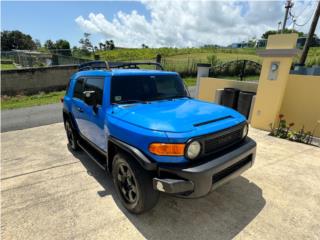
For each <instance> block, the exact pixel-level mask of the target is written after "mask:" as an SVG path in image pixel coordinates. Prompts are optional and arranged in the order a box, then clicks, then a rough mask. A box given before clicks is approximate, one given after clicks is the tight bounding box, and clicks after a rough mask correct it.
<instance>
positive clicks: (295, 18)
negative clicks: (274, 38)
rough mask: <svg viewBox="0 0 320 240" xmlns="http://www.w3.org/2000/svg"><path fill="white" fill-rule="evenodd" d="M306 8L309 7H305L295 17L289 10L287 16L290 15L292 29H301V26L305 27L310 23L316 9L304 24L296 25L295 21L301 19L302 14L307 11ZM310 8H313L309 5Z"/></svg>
mask: <svg viewBox="0 0 320 240" xmlns="http://www.w3.org/2000/svg"><path fill="white" fill-rule="evenodd" d="M308 6H309V5H307V6H306V7H305V8H304V9H303V10H302V11H301V12H300V14H299V15H297V16H295V15H294V14H293V13H292V11H291V9H290V11H289V15H290V17H291V20H292V23H293V28H294V27H295V26H298V27H303V26H305V25H307V24H308V23H309V22H310V20H311V18H312V16H313V15H314V13H315V11H316V9H315V10H314V11H313V12H312V13H311V15H310V17H309V19H308V20H307V21H306V22H305V23H303V24H300V23H297V19H298V18H299V17H301V15H302V13H303V12H304V11H305V10H306V9H307V7H308ZM311 7H313V6H312V5H311Z"/></svg>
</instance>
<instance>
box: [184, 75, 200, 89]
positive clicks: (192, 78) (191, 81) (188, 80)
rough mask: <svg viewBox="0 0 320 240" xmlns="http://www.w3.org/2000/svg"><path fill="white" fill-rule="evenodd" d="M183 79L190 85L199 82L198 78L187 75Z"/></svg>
mask: <svg viewBox="0 0 320 240" xmlns="http://www.w3.org/2000/svg"><path fill="white" fill-rule="evenodd" d="M183 80H184V82H185V84H186V85H187V86H188V87H191V86H195V85H196V83H197V78H195V77H185V78H183Z"/></svg>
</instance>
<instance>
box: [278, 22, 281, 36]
mask: <svg viewBox="0 0 320 240" xmlns="http://www.w3.org/2000/svg"><path fill="white" fill-rule="evenodd" d="M280 29H281V21H279V22H278V33H280Z"/></svg>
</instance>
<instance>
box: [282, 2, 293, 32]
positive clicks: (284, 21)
mask: <svg viewBox="0 0 320 240" xmlns="http://www.w3.org/2000/svg"><path fill="white" fill-rule="evenodd" d="M292 7H293V2H291V0H287V2H286V5H285V8H286V14H285V15H284V20H283V25H282V33H283V32H284V30H285V29H286V24H287V20H288V14H289V10H290V8H292Z"/></svg>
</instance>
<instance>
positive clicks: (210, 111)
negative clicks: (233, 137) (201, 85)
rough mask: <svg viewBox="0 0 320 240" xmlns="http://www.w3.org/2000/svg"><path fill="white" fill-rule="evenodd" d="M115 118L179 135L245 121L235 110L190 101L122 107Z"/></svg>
mask: <svg viewBox="0 0 320 240" xmlns="http://www.w3.org/2000/svg"><path fill="white" fill-rule="evenodd" d="M113 116H114V117H116V118H119V119H121V120H123V121H126V122H128V123H131V124H134V125H136V126H139V127H143V128H146V129H150V130H154V131H164V132H176V133H182V132H188V131H193V130H196V129H198V128H203V127H208V126H209V127H212V126H216V127H217V126H218V125H219V126H220V127H222V126H232V125H236V124H238V123H240V122H243V121H245V118H244V117H243V116H242V115H241V114H240V113H238V112H236V111H234V110H233V109H231V108H227V107H223V106H221V105H217V104H214V103H209V102H204V101H200V100H196V99H187V98H182V99H174V100H163V101H156V102H150V103H146V104H143V103H139V104H127V105H118V106H114V107H113ZM220 129H221V128H220ZM222 129H223V128H222Z"/></svg>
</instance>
